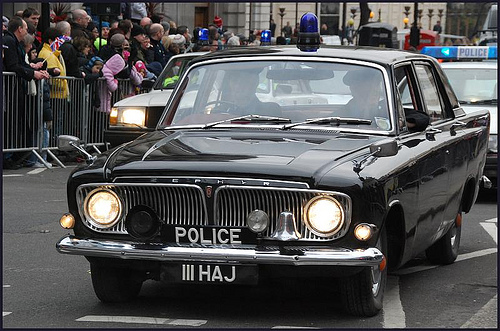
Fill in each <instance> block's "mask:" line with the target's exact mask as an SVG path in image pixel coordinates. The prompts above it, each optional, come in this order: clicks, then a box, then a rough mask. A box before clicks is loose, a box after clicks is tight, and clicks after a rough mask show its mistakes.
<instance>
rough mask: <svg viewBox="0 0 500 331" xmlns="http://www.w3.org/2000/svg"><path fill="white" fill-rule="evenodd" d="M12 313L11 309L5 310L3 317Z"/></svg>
mask: <svg viewBox="0 0 500 331" xmlns="http://www.w3.org/2000/svg"><path fill="white" fill-rule="evenodd" d="M10 314H12V312H11V311H4V312H2V317H4V316H7V315H10Z"/></svg>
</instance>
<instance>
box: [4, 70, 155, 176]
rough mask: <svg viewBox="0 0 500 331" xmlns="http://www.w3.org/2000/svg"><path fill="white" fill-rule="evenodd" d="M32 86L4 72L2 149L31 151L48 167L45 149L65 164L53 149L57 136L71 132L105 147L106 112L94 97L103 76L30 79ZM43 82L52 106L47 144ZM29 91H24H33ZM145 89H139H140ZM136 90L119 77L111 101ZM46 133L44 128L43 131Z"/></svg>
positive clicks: (107, 117) (101, 85) (10, 151)
mask: <svg viewBox="0 0 500 331" xmlns="http://www.w3.org/2000/svg"><path fill="white" fill-rule="evenodd" d="M32 82H34V83H35V84H34V85H35V86H32V88H29V87H28V84H29V83H28V82H27V81H26V80H24V79H22V78H20V77H17V76H16V75H15V73H12V72H4V73H3V152H4V153H13V152H27V151H32V152H33V153H34V154H35V155H36V157H37V158H38V160H39V161H40V162H42V163H43V164H45V165H46V166H47V167H50V165H49V164H48V163H47V162H46V161H45V160H44V159H43V158H42V156H41V154H42V152H44V151H46V152H47V153H48V154H49V155H50V156H51V157H52V158H53V159H54V161H55V162H57V163H58V164H59V165H60V166H61V167H64V165H63V164H62V162H61V161H60V160H59V159H58V158H57V157H56V156H55V155H54V153H53V152H52V151H54V150H56V149H57V136H59V135H73V136H77V137H79V138H80V139H81V140H82V142H83V143H84V144H85V146H87V147H90V148H93V149H94V150H95V151H96V152H98V153H100V152H101V151H100V149H99V148H98V147H100V148H104V149H107V146H106V142H105V141H104V131H105V130H106V129H107V128H108V125H109V114H107V113H105V112H102V111H100V108H99V106H100V103H99V102H98V101H99V100H98V99H96V98H97V97H99V98H100V97H101V96H100V94H101V88H102V87H103V84H106V82H105V80H104V79H103V78H100V79H99V80H97V81H96V82H93V83H91V84H85V81H84V80H83V79H81V78H74V77H53V78H50V79H49V80H48V81H44V80H41V81H36V82H35V81H32ZM43 84H49V87H50V91H51V95H50V105H51V108H52V115H53V121H52V129H51V130H50V131H49V132H50V138H49V139H48V144H47V146H43V139H44V129H43V128H44V123H43ZM35 87H36V95H30V94H29V93H27V91H34V88H35ZM145 92H148V91H147V90H141V91H140V92H139V93H145ZM133 94H135V91H134V87H133V86H132V84H131V83H130V81H129V80H128V79H118V89H117V90H116V91H115V92H113V93H112V96H111V104H110V106H112V105H113V104H114V103H115V102H117V101H119V100H121V99H123V98H125V97H128V96H130V95H133ZM45 134H47V132H45Z"/></svg>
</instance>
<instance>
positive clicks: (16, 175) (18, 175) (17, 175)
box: [2, 174, 24, 177]
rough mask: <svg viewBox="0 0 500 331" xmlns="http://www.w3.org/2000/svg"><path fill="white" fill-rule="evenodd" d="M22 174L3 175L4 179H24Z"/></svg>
mask: <svg viewBox="0 0 500 331" xmlns="http://www.w3.org/2000/svg"><path fill="white" fill-rule="evenodd" d="M23 176H24V175H22V174H12V175H2V177H23Z"/></svg>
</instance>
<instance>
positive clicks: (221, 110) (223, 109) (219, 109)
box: [205, 100, 239, 114]
mask: <svg viewBox="0 0 500 331" xmlns="http://www.w3.org/2000/svg"><path fill="white" fill-rule="evenodd" d="M210 105H214V107H213V109H212V112H211V113H212V114H217V113H229V112H230V110H237V109H238V108H239V107H238V105H237V104H235V103H234V102H231V101H225V100H217V101H210V102H208V103H207V104H206V105H205V107H207V106H210ZM217 105H226V107H217Z"/></svg>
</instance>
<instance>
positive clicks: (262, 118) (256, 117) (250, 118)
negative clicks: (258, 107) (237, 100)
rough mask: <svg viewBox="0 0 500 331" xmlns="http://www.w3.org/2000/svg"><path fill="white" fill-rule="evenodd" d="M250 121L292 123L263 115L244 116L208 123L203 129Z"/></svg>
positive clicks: (284, 119)
mask: <svg viewBox="0 0 500 331" xmlns="http://www.w3.org/2000/svg"><path fill="white" fill-rule="evenodd" d="M243 120H245V121H249V122H274V123H290V122H292V121H291V120H290V119H288V118H283V117H274V116H261V115H254V114H250V115H244V116H238V117H234V118H228V119H227V120H223V121H217V122H212V123H207V124H205V125H204V126H203V129H208V128H211V127H214V126H216V125H219V124H223V123H230V122H235V121H243Z"/></svg>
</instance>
